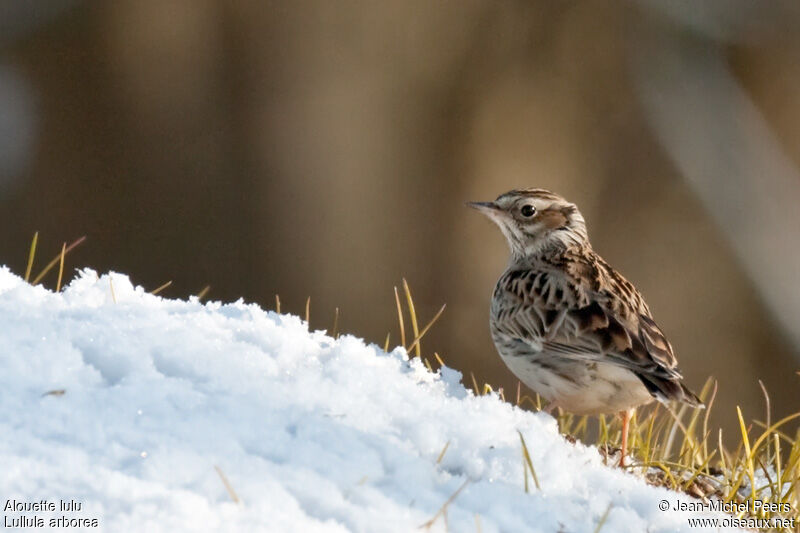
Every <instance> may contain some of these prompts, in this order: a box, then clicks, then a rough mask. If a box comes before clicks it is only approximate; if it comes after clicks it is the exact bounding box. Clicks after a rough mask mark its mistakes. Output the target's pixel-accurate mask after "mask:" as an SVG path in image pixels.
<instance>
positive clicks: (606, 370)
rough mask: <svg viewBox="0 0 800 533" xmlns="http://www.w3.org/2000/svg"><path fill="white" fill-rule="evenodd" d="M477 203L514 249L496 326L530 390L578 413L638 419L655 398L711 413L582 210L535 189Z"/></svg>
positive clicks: (495, 306)
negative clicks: (634, 412)
mask: <svg viewBox="0 0 800 533" xmlns="http://www.w3.org/2000/svg"><path fill="white" fill-rule="evenodd" d="M469 205H470V206H472V207H475V208H476V209H478V210H480V211H481V212H483V213H484V214H485V215H487V216H488V217H489V218H490V219H491V220H492V221H493V222H495V223H496V224H497V225H498V226H499V227H500V229H501V230H502V232H503V234H504V235H505V237H506V240H507V241H508V243H509V246H510V248H511V260H510V262H509V266H508V268H507V269H506V271H505V272H504V273H503V275H502V276H501V277H500V279H499V280H498V282H497V285H496V286H495V289H494V293H493V295H492V304H491V318H490V326H491V332H492V340H493V341H494V344H495V346H496V347H497V350H498V352H499V353H500V356H501V358H502V359H503V361H504V362H505V363H506V364H507V365H508V367H509V368H510V369H511V371H512V372H514V374H516V375H517V376H518V377H519V378H520V380H521V381H522V382H523V383H525V384H526V385H527V386H529V387H530V388H532V389H533V390H535V391H536V392H538V393H539V394H540V395H541V396H543V397H544V398H545V399H547V400H548V401H549V402H550V403H551V406H557V407H560V408H562V409H564V410H565V411H568V412H572V413H576V414H600V413H612V412H623V413H628V412H629V410H630V409H632V408H635V407H637V406H639V405H642V404H645V403H648V402H650V401H652V400H653V399H657V400H659V401H662V402H669V401H672V400H677V401H680V402H685V403H688V404H690V405H693V406H700V405H701V402H700V400H699V399H698V398H697V396H696V395H695V394H694V393H693V392H691V391H690V390H689V389H688V388H686V386H685V385H684V384H683V383H682V376H681V374H680V372H679V370H678V367H677V360H676V358H675V354H674V353H673V350H672V346H671V345H670V344H669V341H667V339H666V337H665V335H664V333H663V332H662V331H661V329H660V328H659V327H658V325H657V324H656V323H655V321H654V320H653V317H652V314H651V313H650V309H649V308H648V307H647V304H646V303H645V301H644V299H643V298H642V296H641V294H640V293H639V291H638V290H636V288H635V287H634V286H633V284H631V283H630V282H629V281H628V280H626V279H625V278H624V277H623V276H622V275H621V274H620V273H618V272H617V271H616V270H614V269H613V268H612V267H611V266H609V265H608V263H606V262H605V261H604V260H603V259H602V258H601V257H600V256H599V255H597V253H595V251H594V250H593V249H592V246H591V244H590V243H589V238H588V235H587V232H586V224H585V222H584V220H583V216H582V215H581V214H580V212H579V211H578V209H577V207H575V205H574V204H571V203H569V202H567V201H566V200H564V199H563V198H561V197H560V196H558V195H556V194H554V193H551V192H549V191H546V190H543V189H526V190H515V191H510V192H508V193H505V194H503V195H501V196H499V197H498V198H497V200H495V201H494V202H472V203H470V204H469ZM623 421H624V423H625V426H626V428H627V416H624V417H623ZM623 458H624V453H623Z"/></svg>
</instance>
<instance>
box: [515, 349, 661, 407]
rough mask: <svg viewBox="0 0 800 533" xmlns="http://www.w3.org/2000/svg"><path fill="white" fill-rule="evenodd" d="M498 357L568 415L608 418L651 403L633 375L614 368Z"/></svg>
mask: <svg viewBox="0 0 800 533" xmlns="http://www.w3.org/2000/svg"><path fill="white" fill-rule="evenodd" d="M501 357H502V359H503V361H504V362H505V364H506V365H507V366H508V368H509V369H510V370H511V371H512V372H513V373H514V375H515V376H517V377H518V378H519V379H520V381H522V383H524V384H525V385H527V386H528V387H530V388H531V389H533V390H534V391H536V392H537V393H538V394H539V395H540V396H542V397H543V398H544V399H546V400H548V401H549V402H555V403H556V404H557V405H558V406H559V407H561V408H562V409H563V410H564V411H566V412H568V413H573V414H578V415H595V414H610V413H616V412H619V411H626V410H628V409H631V408H633V407H637V406H639V405H643V404H645V403H649V402H651V401H652V400H653V396H652V395H651V394H650V393H649V392H648V390H647V389H646V388H645V386H644V385H643V384H642V382H641V380H639V378H638V377H636V375H635V374H634V373H633V372H631V371H630V370H628V369H626V368H623V367H621V366H617V365H614V364H609V363H598V362H584V361H573V360H565V359H563V358H559V357H554V356H550V357H546V356H544V357H543V356H541V355H537V356H531V355H528V356H504V355H502V354H501Z"/></svg>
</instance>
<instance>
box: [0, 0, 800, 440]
mask: <svg viewBox="0 0 800 533" xmlns="http://www.w3.org/2000/svg"><path fill="white" fill-rule="evenodd" d="M798 23H800V5H798V4H797V3H796V2H790V1H788V0H787V1H776V2H770V3H758V4H757V5H756V4H755V3H751V2H744V1H735V0H730V1H725V2H722V1H709V2H702V3H697V2H690V1H689V0H684V1H677V0H676V1H673V2H659V1H657V0H640V1H634V0H630V1H608V2H599V1H597V2H595V1H583V2H568V1H552V0H544V1H542V0H540V1H534V0H518V1H509V2H493V1H490V0H459V1H438V2H427V1H424V2H423V1H419V0H402V1H401V0H391V1H388V0H387V1H383V2H371V1H367V0H352V1H343V2H327V1H324V0H318V1H298V2H246V1H221V0H167V1H162V0H159V1H155V0H136V1H133V0H117V1H115V2H78V1H74V0H47V1H41V2H18V1H17V0H0V227H2V232H0V264H7V265H8V266H10V267H11V268H12V269H13V270H14V271H16V272H18V273H22V272H23V271H24V267H25V261H26V255H27V250H28V246H29V243H30V239H31V237H32V235H33V232H34V231H36V230H39V231H40V232H41V239H40V248H39V250H40V255H39V257H40V261H43V260H44V259H46V258H49V257H50V256H51V255H54V254H55V253H56V252H57V251H58V250H59V249H60V246H61V243H62V242H63V241H71V240H73V239H75V238H77V237H79V236H81V235H87V237H88V241H87V242H86V243H85V244H84V245H83V246H82V247H81V248H79V249H77V250H76V251H75V252H74V253H73V254H72V255H71V256H70V257H69V261H68V263H69V266H71V267H77V266H91V267H93V268H96V269H98V270H107V269H114V270H117V271H121V272H125V273H128V274H130V275H131V277H132V279H133V280H134V282H136V283H138V284H141V285H143V286H145V287H146V288H148V289H153V288H155V287H157V286H158V285H161V284H162V283H163V282H164V281H166V280H169V279H171V280H174V284H173V285H172V287H170V288H169V289H168V290H167V292H166V293H165V294H167V295H169V296H175V297H178V296H181V297H184V296H186V295H188V294H192V293H196V292H197V291H199V290H200V289H201V288H202V287H203V286H204V285H206V284H210V285H211V286H212V289H211V292H210V294H209V297H211V298H213V299H221V300H233V299H236V298H238V297H240V296H243V297H244V298H245V299H247V300H249V301H256V302H259V303H262V304H264V305H266V306H269V307H271V306H272V305H273V298H274V295H275V294H276V293H278V294H280V296H281V299H282V302H283V306H284V309H288V310H290V311H293V312H295V313H302V310H303V307H304V304H305V299H306V297H307V296H311V299H312V314H311V324H312V327H314V328H320V329H323V328H329V327H330V326H331V324H332V322H333V315H334V308H335V307H339V308H340V310H341V317H340V321H339V325H340V329H341V330H344V331H348V332H353V333H355V334H358V335H359V336H364V337H366V338H367V339H369V340H373V341H379V342H382V341H383V339H384V337H385V335H386V332H387V331H389V330H391V331H392V337H393V340H394V341H396V340H397V338H398V337H397V327H396V315H395V307H394V301H393V294H392V287H393V286H394V285H397V284H399V282H400V280H401V278H402V277H406V278H407V279H408V280H409V283H410V284H411V287H412V291H413V293H414V296H415V300H416V302H417V305H418V312H419V315H420V317H421V320H422V321H423V322H425V321H427V320H428V319H429V318H430V317H431V316H432V315H433V314H434V312H435V311H436V310H437V309H438V307H439V306H440V305H441V304H442V303H444V302H446V303H447V304H448V308H447V311H446V312H445V314H444V315H443V317H442V319H441V320H440V322H439V323H438V324H437V325H436V326H435V327H434V329H433V330H432V332H431V333H430V334H429V335H428V336H427V337H426V339H425V341H424V343H423V348H424V350H425V352H426V353H431V352H432V351H433V350H436V351H438V352H439V353H441V354H442V355H443V357H444V359H445V361H447V362H448V364H449V365H450V366H452V367H454V368H456V369H459V370H461V371H463V372H464V373H465V374H466V375H467V376H468V375H469V372H470V371H472V372H474V373H475V375H476V376H477V378H478V379H479V380H481V381H487V382H490V383H492V384H494V385H498V386H504V387H505V388H506V390H513V389H515V387H516V381H515V380H514V378H513V377H512V375H511V374H510V373H509V372H508V371H507V370H506V369H505V367H504V366H503V365H502V363H501V361H500V359H499V358H498V356H497V355H496V353H495V351H494V349H493V348H492V345H491V342H490V339H489V334H488V324H487V322H488V304H489V295H490V292H491V289H492V287H493V284H494V282H495V280H496V278H497V277H498V275H499V274H500V273H501V271H502V270H503V268H504V266H505V262H506V259H507V251H506V248H505V243H504V241H503V239H502V237H501V235H500V233H499V231H497V229H496V228H495V227H493V226H491V225H490V223H489V222H487V221H486V220H484V219H482V217H480V216H478V215H477V214H476V213H474V212H471V211H468V210H467V209H465V208H464V205H463V204H464V202H465V201H466V200H488V199H492V198H494V197H496V196H497V195H498V194H500V193H501V192H504V191H506V190H508V189H511V188H515V187H529V186H538V187H545V188H550V189H552V190H555V191H557V192H559V193H561V194H563V195H564V196H566V197H567V198H569V199H571V200H573V201H575V202H576V203H577V204H578V205H579V206H580V207H581V209H582V211H583V213H584V215H585V216H586V219H587V221H588V224H589V231H590V235H591V236H592V240H593V243H594V246H595V248H596V249H597V250H598V251H599V252H600V253H601V254H603V255H604V256H605V258H606V259H607V260H608V261H609V262H611V263H612V264H613V265H615V266H616V267H617V268H618V269H620V270H621V271H622V272H623V273H624V274H625V275H626V276H627V277H629V278H630V279H631V280H632V281H633V282H634V283H636V284H637V285H638V287H639V288H640V289H641V290H642V291H643V292H644V294H645V295H646V297H647V299H648V302H649V303H650V306H651V308H652V309H653V311H654V313H655V316H656V318H657V320H658V321H659V323H660V324H661V326H662V327H663V329H664V330H665V331H666V332H667V333H668V335H669V336H670V339H671V340H672V343H673V345H674V346H675V349H676V352H677V353H678V355H679V358H680V360H681V365H682V368H683V370H684V374H685V375H686V377H687V382H688V383H689V384H690V385H691V386H692V387H694V388H696V389H699V388H700V386H701V385H702V384H703V382H704V380H705V379H706V378H707V377H708V376H709V375H713V376H715V377H717V378H719V380H720V393H719V397H718V401H719V402H721V403H720V404H718V406H717V408H716V409H715V417H716V422H717V423H718V424H721V425H723V426H724V427H725V428H727V430H728V431H731V430H733V428H734V426H733V420H734V417H735V409H734V405H736V404H739V405H741V406H742V407H743V409H744V411H745V415H746V417H755V416H760V415H761V413H762V412H763V399H762V396H761V392H760V389H759V386H758V383H757V379H759V378H760V379H762V380H763V381H764V383H765V385H766V386H767V388H768V389H769V391H770V392H771V394H772V401H773V407H774V411H775V414H776V415H780V414H787V413H789V412H793V411H797V410H800V395H798V391H799V390H800V378H798V376H797V375H796V374H795V370H796V369H797V368H798V367H800V359H798V353H800V350H799V349H798V347H799V346H800V321H798V320H797V318H796V317H797V316H798V314H800V283H798V281H799V280H798V273H799V272H800V249H798V236H800V209H798V208H797V205H798V202H800V174H798V165H800V145H798V142H797V139H798V138H799V137H798V134H800V100H798V99H797V97H796V95H797V91H798V89H800V32H797V31H796V28H797V27H798ZM49 283H52V280H50V281H49ZM720 405H721V406H720Z"/></svg>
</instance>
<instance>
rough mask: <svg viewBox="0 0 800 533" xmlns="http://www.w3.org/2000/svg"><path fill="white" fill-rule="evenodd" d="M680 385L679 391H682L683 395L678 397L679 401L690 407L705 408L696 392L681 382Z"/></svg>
mask: <svg viewBox="0 0 800 533" xmlns="http://www.w3.org/2000/svg"><path fill="white" fill-rule="evenodd" d="M680 385H681V392H682V393H683V397H682V398H680V401H681V402H682V403H685V404H687V405H691V406H692V407H697V408H698V409H705V408H706V405H705V404H704V403H703V402H702V400H700V398H698V397H697V394H695V393H693V392H692V391H690V390H689V387H687V386H686V385H684V384H683V383H681V384H680Z"/></svg>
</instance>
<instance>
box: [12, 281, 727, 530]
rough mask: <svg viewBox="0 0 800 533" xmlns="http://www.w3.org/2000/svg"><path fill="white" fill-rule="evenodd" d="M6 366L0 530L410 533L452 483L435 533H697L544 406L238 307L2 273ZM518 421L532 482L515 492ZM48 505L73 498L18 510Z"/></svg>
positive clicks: (397, 354)
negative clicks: (527, 407) (52, 285)
mask: <svg viewBox="0 0 800 533" xmlns="http://www.w3.org/2000/svg"><path fill="white" fill-rule="evenodd" d="M0 368H2V372H0V391H2V392H1V393H0V465H3V473H2V475H0V504H2V505H4V506H5V507H6V509H5V510H4V512H3V515H4V519H5V520H6V521H7V522H6V524H7V525H8V523H9V522H8V521H10V520H12V519H20V518H22V517H25V518H36V517H38V518H41V519H43V520H45V524H47V523H48V522H47V521H49V520H50V519H51V518H54V519H55V518H58V517H62V518H66V519H68V520H69V519H97V522H96V524H97V527H88V528H87V530H95V531H114V532H125V531H155V532H158V531H287V532H292V531H298V532H299V531H303V532H306V531H310V532H313V531H325V532H339V531H364V532H373V531H387V532H390V531H402V532H408V531H418V530H420V529H419V528H420V526H421V525H423V524H425V523H426V522H428V521H429V520H430V519H432V518H434V516H436V515H437V512H438V511H439V510H440V508H442V506H443V504H444V503H445V502H446V501H447V500H448V498H451V496H453V495H454V494H455V493H456V492H457V491H458V490H459V488H462V490H461V492H458V494H456V495H455V498H454V499H453V501H452V502H451V503H450V504H449V505H448V506H447V507H446V513H445V515H446V521H445V516H441V515H440V516H438V518H437V519H436V521H435V522H434V523H433V525H432V526H430V531H445V528H446V527H448V528H449V530H450V531H483V532H493V531H509V532H517V531H541V532H557V531H567V532H593V531H595V529H596V527H597V525H598V523H599V521H600V520H601V518H602V516H603V515H604V514H605V513H606V512H607V511H608V516H607V518H606V521H605V523H604V524H603V525H602V531H605V532H609V533H611V532H613V533H619V532H636V533H640V532H642V531H649V532H653V533H655V532H663V531H670V532H671V531H690V530H691V531H693V532H696V531H702V530H703V529H702V528H698V527H696V528H690V527H689V525H688V523H687V517H699V516H704V515H702V514H700V513H697V512H694V513H681V512H662V511H660V510H659V507H658V505H659V502H660V501H661V500H668V501H669V502H670V505H673V504H674V502H676V501H678V500H680V501H692V500H690V499H688V498H687V497H684V496H679V495H677V494H676V493H672V492H668V491H666V490H664V489H657V488H653V487H649V486H647V485H645V484H644V482H642V481H641V480H639V479H638V478H637V477H635V476H633V475H629V474H625V473H623V472H622V471H621V470H619V469H615V468H609V467H606V466H604V465H603V463H602V459H601V457H600V456H599V454H598V453H597V451H596V450H595V449H593V448H590V447H584V446H582V445H580V444H577V445H573V444H570V443H568V442H566V441H565V440H564V439H563V438H562V437H560V436H559V434H558V431H557V427H556V423H555V421H554V419H553V418H552V417H550V416H549V415H546V414H543V413H538V414H534V413H530V412H525V411H523V410H520V409H518V408H515V407H513V406H511V405H509V404H507V403H504V402H502V401H501V400H500V399H498V398H497V397H495V396H491V395H490V396H480V397H476V396H474V395H473V394H472V393H471V392H469V391H467V390H466V389H465V388H464V387H463V386H462V385H461V383H460V378H461V375H460V374H459V373H458V372H456V371H454V370H451V369H447V368H445V369H443V370H442V371H441V373H436V374H434V373H430V372H428V371H427V370H426V369H425V367H424V366H423V365H422V364H420V362H419V361H418V360H416V359H413V360H409V359H408V357H407V355H406V353H405V351H404V350H403V349H401V348H398V349H395V350H394V351H392V352H390V353H388V354H387V353H384V352H383V351H382V350H381V349H380V348H378V347H377V346H375V345H366V344H365V343H364V342H363V341H362V340H360V339H357V338H355V337H352V336H342V337H340V338H339V339H336V340H334V339H332V338H331V337H328V336H326V335H325V333H324V332H319V331H318V332H309V331H308V328H307V326H306V324H305V323H304V322H303V321H301V320H300V319H299V318H297V317H294V316H290V315H279V314H276V313H274V312H271V311H265V310H262V309H261V308H260V307H258V306H256V305H253V304H246V303H244V302H242V301H237V302H235V303H230V304H221V303H218V302H211V303H205V304H203V303H200V302H198V301H197V299H194V298H190V299H189V301H181V300H169V299H163V298H160V297H157V296H153V295H150V294H148V293H146V292H145V291H144V290H143V289H142V288H141V287H135V286H133V285H132V284H131V282H130V281H129V280H128V278H127V277H126V276H124V275H120V274H116V273H110V274H105V275H103V276H100V277H98V275H97V274H96V273H95V272H93V271H91V270H88V269H87V270H83V271H81V272H79V274H78V276H77V277H76V279H75V280H74V281H72V282H71V283H70V284H69V286H67V287H66V288H65V289H64V290H63V291H62V292H61V293H58V294H56V293H53V292H50V291H48V290H46V289H44V288H42V287H32V286H30V285H28V284H27V283H25V282H24V281H23V280H22V279H20V278H19V277H17V276H15V275H14V274H12V273H11V272H10V271H9V270H8V269H6V268H0ZM50 391H64V392H63V394H60V393H58V392H56V393H53V394H46V393H48V392H50ZM518 431H519V432H521V433H522V435H524V438H525V441H526V443H527V446H528V448H529V451H530V454H531V459H532V462H533V465H534V467H535V469H536V473H537V475H538V479H539V481H540V484H541V491H540V490H537V489H536V488H535V487H534V486H533V482H532V480H531V481H530V485H531V486H530V491H529V492H528V493H526V492H525V490H524V485H523V483H524V481H523V480H524V471H523V460H522V453H521V445H520V435H519V433H518ZM445 446H447V449H446V451H445V453H444V455H443V457H442V458H441V462H440V463H438V464H437V459H438V458H439V456H440V454H441V453H442V450H443V449H444V448H445ZM215 467H218V468H219V470H220V471H221V472H222V473H223V474H224V476H225V477H226V478H227V479H228V480H229V482H230V486H231V487H232V489H233V491H235V494H236V495H237V496H238V498H239V499H240V501H239V502H235V501H234V500H233V497H232V495H231V494H230V493H229V492H228V490H227V489H226V487H225V484H224V482H223V480H222V478H221V476H220V475H219V474H218V472H217V470H216V468H215ZM43 500H44V501H45V502H47V503H50V502H53V503H54V505H55V506H56V507H57V508H58V507H59V506H60V505H61V502H62V501H64V502H70V501H72V500H74V501H75V502H77V503H79V504H80V505H81V509H80V510H79V511H77V510H76V511H71V512H70V511H67V512H62V511H59V510H57V511H56V512H50V511H46V512H42V511H41V509H39V510H38V512H37V511H36V510H32V509H33V508H32V507H31V505H32V503H31V502H42V501H43ZM8 505H12V506H13V505H18V506H23V507H19V509H21V510H20V511H14V510H13V507H12V508H9V507H8ZM26 505H27V506H28V507H24V506H26ZM609 508H610V511H609ZM8 509H12V510H8ZM707 516H721V515H707ZM72 524H73V525H74V524H76V522H72ZM423 530H424V529H423ZM714 530H716V528H715V529H714Z"/></svg>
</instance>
